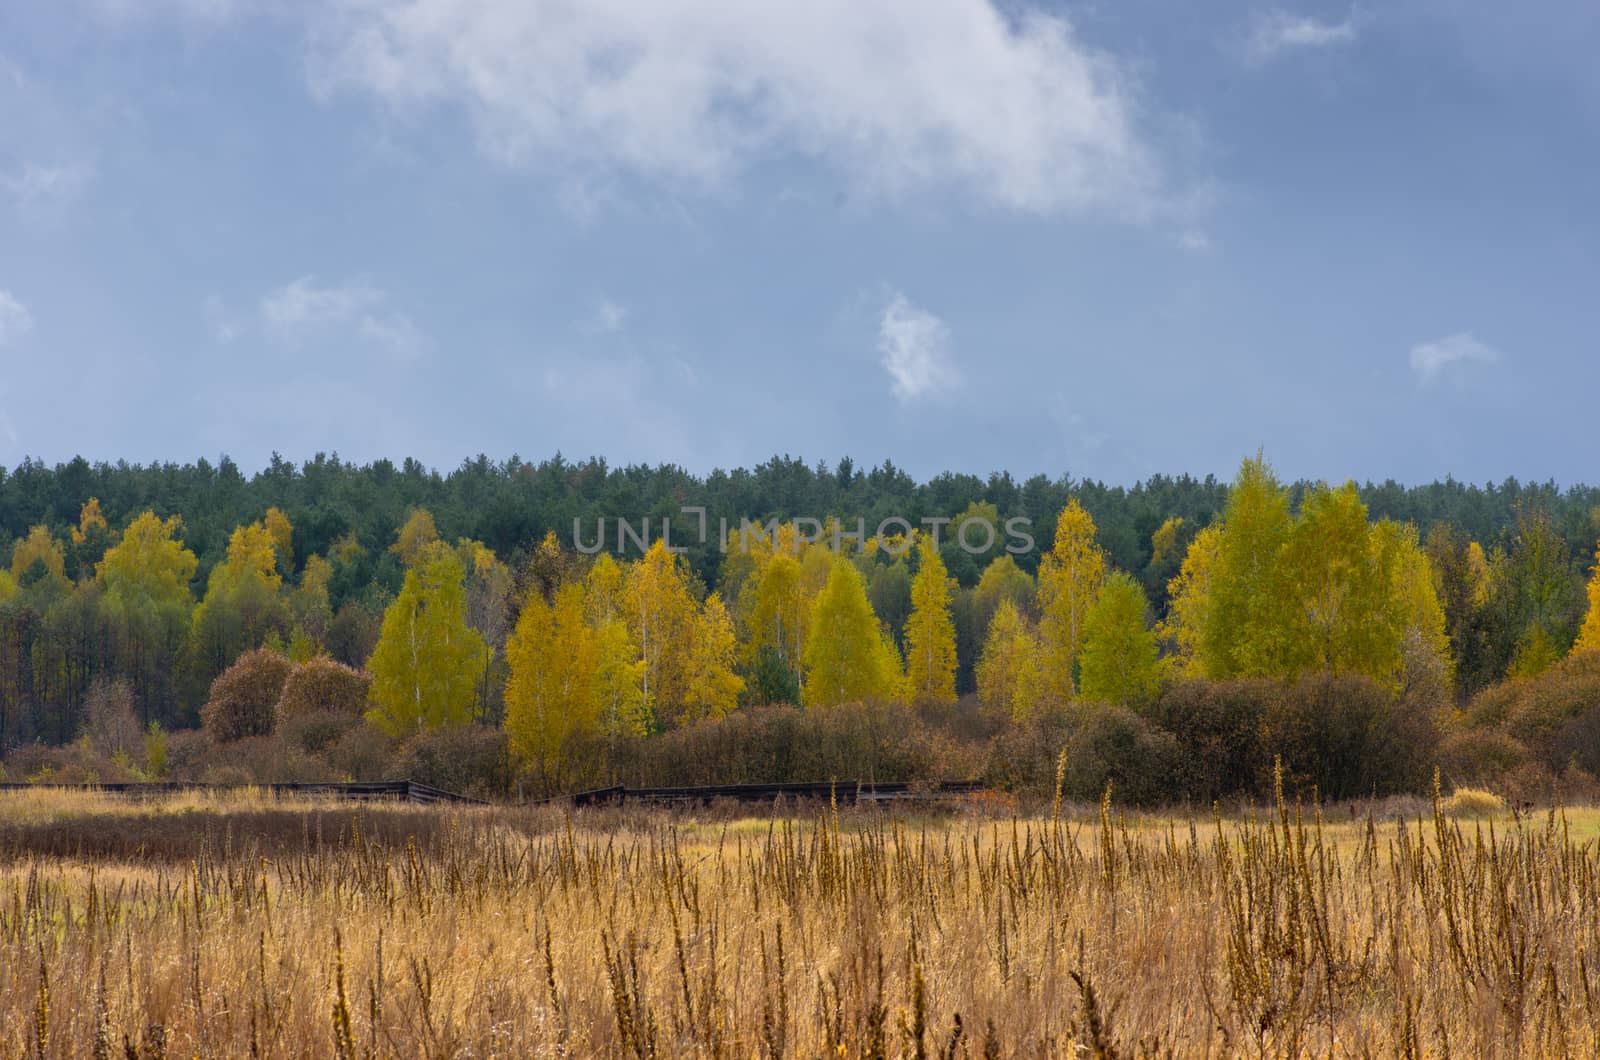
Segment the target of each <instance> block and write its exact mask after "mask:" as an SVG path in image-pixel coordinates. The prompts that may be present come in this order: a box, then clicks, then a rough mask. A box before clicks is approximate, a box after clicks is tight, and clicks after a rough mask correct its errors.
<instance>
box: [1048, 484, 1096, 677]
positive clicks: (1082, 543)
mask: <svg viewBox="0 0 1600 1060" xmlns="http://www.w3.org/2000/svg"><path fill="white" fill-rule="evenodd" d="M1105 577H1106V556H1105V552H1104V551H1103V550H1102V549H1101V548H1100V546H1099V544H1098V543H1096V541H1095V526H1094V519H1093V518H1092V517H1091V516H1090V515H1089V513H1088V512H1086V511H1084V509H1083V506H1082V505H1081V504H1079V503H1078V501H1077V499H1076V498H1074V499H1072V500H1070V501H1068V502H1067V506H1066V507H1065V508H1063V509H1062V510H1061V515H1060V516H1059V517H1058V518H1057V519H1056V535H1055V542H1054V544H1052V545H1051V548H1050V551H1049V552H1048V553H1047V554H1046V555H1045V557H1044V558H1043V559H1042V560H1041V561H1040V564H1039V609H1040V612H1041V615H1042V619H1041V621H1040V623H1039V642H1040V647H1041V649H1042V652H1043V654H1042V657H1041V664H1042V667H1043V670H1042V672H1043V676H1044V691H1045V692H1046V694H1048V695H1050V696H1052V697H1054V698H1055V699H1057V700H1059V701H1062V702H1065V701H1067V700H1069V699H1071V698H1072V696H1073V692H1074V683H1073V682H1074V678H1073V664H1074V663H1075V662H1076V661H1077V658H1078V653H1079V651H1081V650H1082V648H1083V632H1084V622H1085V621H1086V620H1087V618H1088V616H1089V609H1090V608H1091V607H1093V606H1094V602H1095V600H1097V599H1099V596H1100V587H1101V585H1102V584H1104V582H1105Z"/></svg>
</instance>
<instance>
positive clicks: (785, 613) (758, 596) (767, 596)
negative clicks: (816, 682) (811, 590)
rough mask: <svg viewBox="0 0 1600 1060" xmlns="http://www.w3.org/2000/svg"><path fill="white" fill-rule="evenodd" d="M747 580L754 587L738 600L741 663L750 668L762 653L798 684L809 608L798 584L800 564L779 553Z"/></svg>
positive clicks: (809, 604) (792, 558)
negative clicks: (742, 618) (742, 633)
mask: <svg viewBox="0 0 1600 1060" xmlns="http://www.w3.org/2000/svg"><path fill="white" fill-rule="evenodd" d="M751 578H752V580H753V581H754V586H753V587H747V588H746V590H745V591H744V592H743V594H742V595H741V597H740V599H741V600H742V601H744V603H745V604H746V612H745V623H744V624H745V629H746V631H747V633H746V637H745V641H744V656H745V660H746V662H747V663H752V664H753V663H754V662H755V660H756V659H757V658H759V657H760V656H761V654H762V653H763V652H771V653H772V654H773V655H774V656H775V657H776V658H777V660H778V662H779V663H781V664H782V665H783V666H784V667H786V668H787V669H788V670H789V671H790V672H791V673H793V674H794V675H795V677H796V679H797V680H798V678H799V675H800V674H801V672H802V670H803V668H804V666H803V663H802V652H803V651H804V648H805V630H806V624H807V621H808V619H809V616H810V608H811V601H810V600H808V599H806V594H805V590H804V588H803V587H802V586H801V583H800V561H799V560H797V559H796V558H795V557H793V556H790V555H786V554H783V553H779V554H777V555H774V556H772V557H771V558H770V559H768V560H767V561H766V562H765V563H764V564H763V565H762V566H761V568H760V569H759V570H758V571H757V572H755V573H754V574H753V575H751Z"/></svg>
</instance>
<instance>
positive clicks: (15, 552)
mask: <svg viewBox="0 0 1600 1060" xmlns="http://www.w3.org/2000/svg"><path fill="white" fill-rule="evenodd" d="M66 566H67V556H66V551H65V550H64V549H63V548H62V547H61V542H60V541H57V540H56V539H55V536H54V535H52V534H51V533H50V528H49V527H48V526H35V527H33V528H32V529H30V530H29V531H28V536H27V537H25V538H23V539H22V540H21V541H18V542H17V544H16V546H15V547H14V548H13V549H12V550H11V577H12V578H13V579H15V580H16V582H17V583H18V584H19V585H20V584H23V583H24V582H27V581H34V580H37V579H39V578H41V577H49V578H51V579H53V580H55V581H57V582H59V583H61V584H63V585H64V584H66V580H67V575H66Z"/></svg>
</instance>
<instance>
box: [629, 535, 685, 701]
mask: <svg viewBox="0 0 1600 1060" xmlns="http://www.w3.org/2000/svg"><path fill="white" fill-rule="evenodd" d="M624 595H625V598H626V613H627V621H628V632H629V633H631V634H632V635H633V639H634V643H635V644H637V645H638V648H639V658H640V659H641V661H643V663H644V670H643V671H642V673H641V678H640V679H641V687H640V691H641V692H643V694H644V700H645V704H646V705H647V707H648V709H650V710H652V711H655V712H657V713H658V714H659V712H660V711H661V710H663V709H665V710H672V709H674V708H679V707H681V706H682V704H683V700H684V696H685V694H686V693H687V691H688V686H689V648H690V644H691V643H692V640H693V629H692V627H693V624H694V615H695V606H694V597H693V596H691V595H690V593H689V578H688V572H687V570H686V569H685V566H684V564H683V561H682V560H681V559H680V558H679V557H678V556H677V555H676V554H674V553H672V552H670V551H668V549H667V546H666V545H665V544H664V543H663V542H661V541H657V542H656V543H655V544H653V545H651V546H650V548H649V550H648V551H647V552H646V553H645V554H644V555H643V556H642V557H641V558H640V559H639V560H638V562H636V563H634V564H632V565H631V566H630V568H629V570H628V582H627V588H626V590H625V594H624Z"/></svg>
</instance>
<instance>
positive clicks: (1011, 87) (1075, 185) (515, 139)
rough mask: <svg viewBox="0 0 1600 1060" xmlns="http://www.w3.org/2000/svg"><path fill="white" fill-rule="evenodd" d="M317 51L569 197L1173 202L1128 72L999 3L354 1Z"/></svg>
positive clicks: (1038, 206)
mask: <svg viewBox="0 0 1600 1060" xmlns="http://www.w3.org/2000/svg"><path fill="white" fill-rule="evenodd" d="M1005 6H1006V7H1007V11H1008V12H1009V11H1012V10H1013V9H1011V7H1010V5H1005ZM310 39H311V41H312V44H311V55H310V62H309V69H310V71H311V78H312V84H313V87H314V89H315V90H316V91H317V92H319V93H323V94H328V93H335V92H340V91H354V92H358V93H363V94H370V95H372V96H373V97H375V98H377V99H378V100H380V101H381V102H383V103H385V104H387V105H389V106H391V107H393V108H395V109H396V110H397V111H406V110H409V109H412V108H416V107H425V106H429V105H439V104H444V105H449V106H458V107H460V108H461V109H462V110H464V111H465V112H466V113H467V114H469V115H470V116H471V119H472V120H473V122H474V125H475V127H476V129H477V132H478V136H479V140H480V143H481V145H482V146H483V148H484V149H485V150H486V151H487V152H488V153H490V154H492V155H493V156H495V157H497V158H498V159H500V160H502V161H504V162H506V163H507V164H511V165H526V166H529V167H538V168H544V169H548V170H551V171H553V172H554V173H555V175H557V176H559V177H561V178H563V179H577V180H579V181H580V182H585V183H596V184H604V183H605V181H606V180H607V179H609V178H611V177H614V176H636V177H643V178H646V179H651V180H661V181H664V182H668V183H673V184H681V185H687V186H689V187H691V188H695V189H706V188H715V187H718V186H720V185H722V184H724V183H725V182H727V181H728V180H729V179H730V178H732V177H733V176H735V175H737V174H738V173H739V172H740V171H741V170H742V169H744V168H746V167H747V166H750V165H751V164H753V163H756V162H758V161H760V160H762V159H764V158H771V157H775V156H791V155H795V154H799V155H804V156H809V157H813V158H818V159H821V160H823V161H825V162H826V163H827V164H829V165H831V166H833V167H835V168H837V169H839V170H841V171H842V172H843V173H844V174H846V176H847V178H848V179H850V180H852V182H853V183H856V184H858V185H860V186H863V187H865V188H866V189H868V190H871V191H874V192H879V193H884V194H893V193H895V192H897V191H900V190H903V189H910V188H917V187H926V186H944V187H949V186H954V187H960V188H964V189H966V190H968V191H970V192H971V193H972V194H974V195H976V196H977V197H978V198H980V199H981V200H984V201H986V202H989V203H993V204H997V205H999V206H1002V207H1006V208H1014V209H1018V210H1024V211H1031V212H1040V213H1054V212H1061V211H1109V212H1112V213H1114V214H1117V215H1119V216H1144V215H1146V214H1148V213H1150V212H1151V211H1152V210H1154V209H1156V208H1158V207H1159V206H1160V199H1161V198H1162V195H1161V180H1160V176H1159V168H1160V167H1159V166H1158V164H1157V161H1156V159H1155V152H1154V151H1153V150H1152V148H1151V146H1150V145H1149V143H1148V142H1147V138H1146V136H1145V135H1144V132H1143V129H1142V121H1141V119H1140V115H1139V113H1138V110H1139V108H1138V106H1137V104H1136V101H1135V98H1134V95H1135V94H1134V89H1133V86H1132V84H1131V81H1130V78H1129V76H1128V73H1127V71H1126V69H1125V68H1124V66H1123V65H1122V64H1121V63H1119V62H1118V61H1117V60H1115V59H1114V58H1112V57H1111V56H1108V55H1106V54H1104V53H1102V52H1099V51H1097V50H1095V49H1093V48H1091V47H1089V46H1087V45H1085V44H1084V43H1082V42H1081V41H1079V40H1078V39H1077V37H1076V36H1075V35H1074V33H1073V30H1072V27H1071V26H1070V25H1069V24H1068V23H1067V22H1066V21H1065V20H1064V19H1062V18H1060V17H1058V16H1055V15H1050V14H1046V13H1044V12H1043V11H1040V10H1035V9H1024V10H1022V11H1021V12H1020V13H1003V12H1002V11H1001V9H1000V7H997V6H996V3H995V0H941V2H939V3H934V4H929V3H927V2H925V0H873V2H871V3H861V2H859V0H809V2H805V3H784V4H775V3H746V2H733V0H650V2H640V0H339V3H337V4H336V5H333V6H332V7H331V10H330V11H329V12H328V13H325V14H323V15H320V16H316V17H314V19H313V23H312V26H311V32H310Z"/></svg>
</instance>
